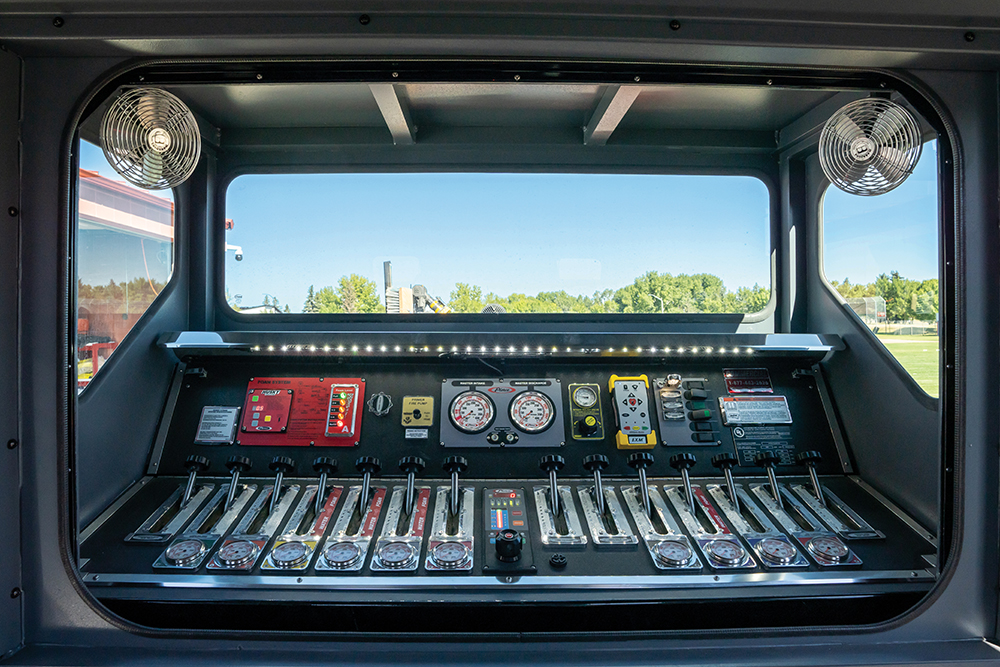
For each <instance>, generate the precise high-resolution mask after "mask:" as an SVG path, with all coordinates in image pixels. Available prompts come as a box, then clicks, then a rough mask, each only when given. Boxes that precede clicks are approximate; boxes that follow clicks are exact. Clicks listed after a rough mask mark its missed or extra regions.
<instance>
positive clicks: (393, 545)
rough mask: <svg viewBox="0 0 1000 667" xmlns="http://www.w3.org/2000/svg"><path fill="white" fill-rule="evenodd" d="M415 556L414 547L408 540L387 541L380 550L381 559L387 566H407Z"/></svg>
mask: <svg viewBox="0 0 1000 667" xmlns="http://www.w3.org/2000/svg"><path fill="white" fill-rule="evenodd" d="M415 556H416V553H415V551H414V549H413V547H412V546H411V545H409V544H407V543H406V542H386V543H385V544H383V545H382V546H381V547H379V550H378V557H379V560H380V561H382V565H385V566H386V567H405V566H407V565H409V564H410V563H412V562H413V559H414V557H415Z"/></svg>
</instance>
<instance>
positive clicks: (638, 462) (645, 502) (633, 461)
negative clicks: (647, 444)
mask: <svg viewBox="0 0 1000 667" xmlns="http://www.w3.org/2000/svg"><path fill="white" fill-rule="evenodd" d="M628 464H629V466H631V467H633V468H635V470H636V471H637V472H638V473H639V489H640V491H641V492H642V507H643V509H645V510H646V515H647V516H650V517H651V516H653V505H652V503H650V502H649V485H648V484H646V468H648V467H649V466H651V465H653V455H652V454H650V453H649V452H636V453H635V454H632V455H631V456H629V457H628Z"/></svg>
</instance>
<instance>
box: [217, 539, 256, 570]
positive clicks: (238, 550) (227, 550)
mask: <svg viewBox="0 0 1000 667" xmlns="http://www.w3.org/2000/svg"><path fill="white" fill-rule="evenodd" d="M256 555H257V545H256V544H254V543H253V542H251V541H250V540H234V541H232V542H230V543H228V544H226V546H224V547H222V548H221V549H219V561H220V562H221V563H222V564H223V565H225V566H226V567H239V566H241V565H246V564H247V563H249V562H250V561H252V560H253V559H254V557H255V556H256Z"/></svg>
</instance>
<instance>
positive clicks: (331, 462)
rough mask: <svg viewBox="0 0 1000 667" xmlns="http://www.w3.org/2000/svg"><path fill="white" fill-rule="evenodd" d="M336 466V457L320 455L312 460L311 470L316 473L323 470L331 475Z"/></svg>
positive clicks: (335, 470)
mask: <svg viewBox="0 0 1000 667" xmlns="http://www.w3.org/2000/svg"><path fill="white" fill-rule="evenodd" d="M338 467H339V466H338V464H337V459H334V458H330V457H329V456H320V457H319V458H317V459H316V460H315V461H313V470H315V471H316V472H318V473H324V472H325V473H326V474H327V475H332V474H333V473H335V472H337V468H338Z"/></svg>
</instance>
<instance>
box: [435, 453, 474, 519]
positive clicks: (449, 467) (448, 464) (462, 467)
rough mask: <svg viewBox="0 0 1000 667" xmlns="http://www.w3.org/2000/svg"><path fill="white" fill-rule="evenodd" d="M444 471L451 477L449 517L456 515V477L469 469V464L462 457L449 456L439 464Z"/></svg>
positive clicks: (457, 494)
mask: <svg viewBox="0 0 1000 667" xmlns="http://www.w3.org/2000/svg"><path fill="white" fill-rule="evenodd" d="M441 467H442V468H444V471H445V472H446V473H448V474H449V475H451V507H450V509H451V515H452V516H456V515H457V514H458V496H459V493H458V476H459V474H460V473H463V472H465V471H466V470H468V469H469V462H468V461H466V460H465V457H464V456H449V457H448V458H446V459H445V460H444V463H443V464H441Z"/></svg>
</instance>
